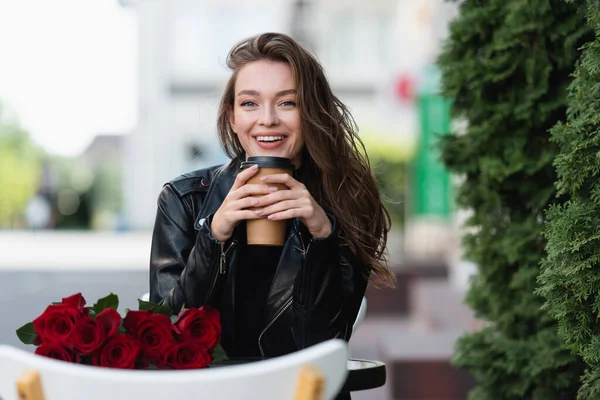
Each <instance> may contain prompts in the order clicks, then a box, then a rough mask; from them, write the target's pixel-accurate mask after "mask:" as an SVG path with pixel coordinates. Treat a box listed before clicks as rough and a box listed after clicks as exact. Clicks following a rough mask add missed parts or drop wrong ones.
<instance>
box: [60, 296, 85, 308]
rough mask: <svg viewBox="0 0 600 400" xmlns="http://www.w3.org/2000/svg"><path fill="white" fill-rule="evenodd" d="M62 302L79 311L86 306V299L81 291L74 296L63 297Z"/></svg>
mask: <svg viewBox="0 0 600 400" xmlns="http://www.w3.org/2000/svg"><path fill="white" fill-rule="evenodd" d="M62 304H64V305H66V306H69V307H72V308H74V309H76V310H78V311H83V309H84V307H85V299H84V298H83V296H82V295H81V293H76V294H74V295H72V296H69V297H65V298H63V299H62Z"/></svg>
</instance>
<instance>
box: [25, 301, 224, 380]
mask: <svg viewBox="0 0 600 400" xmlns="http://www.w3.org/2000/svg"><path fill="white" fill-rule="evenodd" d="M118 305H119V298H118V297H117V296H116V295H115V294H112V293H111V294H110V295H108V296H106V297H104V298H102V299H99V300H98V302H97V303H96V304H94V305H93V306H91V307H87V306H86V302H85V299H84V298H83V296H82V295H81V293H77V294H74V295H72V296H69V297H66V298H64V299H62V301H61V302H60V303H53V304H51V305H49V306H48V307H47V308H46V310H45V311H44V312H43V313H42V315H40V316H39V317H37V318H36V319H35V320H33V322H29V323H27V324H25V325H23V326H22V327H21V328H19V329H18V330H17V336H18V337H19V339H20V340H21V341H22V342H23V343H25V344H33V345H35V346H37V348H36V349H35V354H38V355H41V356H45V357H50V358H55V359H58V360H62V361H67V362H72V363H78V364H86V365H95V366H99V367H108V368H126V369H194V368H203V367H206V366H207V365H209V364H210V363H211V362H218V361H221V360H223V359H225V358H226V355H225V352H224V351H223V349H222V347H221V346H220V345H219V341H220V339H221V321H220V316H219V312H218V311H217V310H216V309H214V308H211V307H209V306H203V307H200V308H184V309H182V310H181V312H180V313H179V314H178V315H172V311H171V309H170V308H169V307H168V306H165V305H157V304H154V303H151V302H147V301H143V300H139V310H138V311H133V310H126V315H125V318H121V315H120V314H119V313H118V312H117V307H118Z"/></svg>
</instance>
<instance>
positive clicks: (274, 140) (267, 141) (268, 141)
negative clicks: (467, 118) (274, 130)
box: [254, 135, 287, 150]
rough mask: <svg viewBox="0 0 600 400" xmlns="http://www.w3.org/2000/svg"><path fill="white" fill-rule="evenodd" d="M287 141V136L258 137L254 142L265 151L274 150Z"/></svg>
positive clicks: (255, 137)
mask: <svg viewBox="0 0 600 400" xmlns="http://www.w3.org/2000/svg"><path fill="white" fill-rule="evenodd" d="M285 139H287V136H285V135H256V136H254V140H256V143H257V144H258V146H259V147H260V148H261V149H263V150H274V149H276V148H278V147H279V146H281V144H282V143H283V142H284V141H285Z"/></svg>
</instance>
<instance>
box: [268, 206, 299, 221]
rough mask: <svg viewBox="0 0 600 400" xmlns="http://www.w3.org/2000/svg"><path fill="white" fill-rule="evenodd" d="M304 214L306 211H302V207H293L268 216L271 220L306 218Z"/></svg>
mask: <svg viewBox="0 0 600 400" xmlns="http://www.w3.org/2000/svg"><path fill="white" fill-rule="evenodd" d="M303 214H304V213H303V212H302V209H301V208H292V209H288V210H285V211H281V212H278V213H275V214H271V215H269V216H268V217H267V218H268V219H271V220H281V219H292V218H304V216H303Z"/></svg>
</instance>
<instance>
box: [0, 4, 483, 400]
mask: <svg viewBox="0 0 600 400" xmlns="http://www.w3.org/2000/svg"><path fill="white" fill-rule="evenodd" d="M456 13H457V10H456V5H455V3H449V2H444V1H443V0H370V1H364V0H344V1H342V0H279V1H267V0H255V1H253V2H242V1H238V0H218V1H217V0H153V1H149V0H119V1H118V0H96V1H94V2H81V1H76V0H55V1H51V2H40V1H34V0H0V321H1V322H0V343H6V344H10V345H14V346H18V347H23V348H25V347H24V346H23V345H21V344H20V342H19V341H18V339H17V337H16V335H15V329H17V328H18V327H20V326H21V325H23V324H24V323H26V322H28V321H30V320H31V319H33V318H34V317H35V316H37V315H39V314H40V313H41V312H42V311H43V309H44V308H45V306H46V305H47V304H49V303H50V302H52V301H58V300H60V299H61V298H62V297H66V296H68V295H71V294H73V293H75V292H82V293H83V295H84V297H85V298H86V299H87V300H88V302H93V301H95V300H96V299H98V298H99V297H103V296H104V295H106V294H108V293H110V292H113V293H115V294H117V295H119V297H120V299H121V305H120V310H124V309H125V308H126V307H130V308H135V307H136V306H137V298H138V297H139V296H141V295H142V294H143V293H145V292H147V291H148V261H149V254H150V239H151V229H152V226H153V223H154V215H155V212H156V199H157V196H158V194H159V192H160V190H161V187H162V185H163V184H164V183H165V182H167V181H169V180H171V179H172V178H174V177H176V176H178V175H180V174H181V173H184V172H187V171H191V170H194V169H197V168H202V167H205V166H209V165H214V164H219V163H224V162H226V161H227V160H226V157H225V156H224V154H223V152H222V151H221V149H220V147H219V144H218V141H217V137H216V111H217V107H218V100H219V97H220V93H221V90H222V89H223V86H224V83H225V81H226V79H227V78H228V76H229V71H228V70H227V69H226V67H225V57H226V55H227V52H228V50H229V49H230V48H231V46H232V45H233V44H235V43H236V42H237V41H238V40H240V39H242V38H245V37H247V36H250V35H253V34H256V33H261V32H267V31H277V32H284V33H288V34H290V35H292V36H293V37H294V38H296V39H297V40H299V41H300V42H301V43H302V44H303V45H304V46H305V47H307V48H308V49H309V50H310V51H311V52H313V53H314V54H315V55H316V56H317V57H318V59H319V60H320V61H321V63H322V64H323V66H324V68H325V71H326V73H327V76H328V79H329V80H330V83H331V84H332V87H333V90H334V92H335V93H336V94H337V95H338V96H339V97H340V99H341V100H342V101H343V102H344V103H345V104H347V105H348V106H349V108H350V110H351V111H352V113H353V115H354V117H355V119H356V122H357V124H358V126H359V129H360V135H361V138H362V139H363V141H364V143H365V146H366V149H367V152H368V155H369V157H370V160H371V164H372V167H373V169H374V172H375V174H376V176H377V179H378V182H379V184H380V188H381V192H382V194H383V196H384V198H385V201H386V207H387V208H388V210H389V212H390V214H391V215H392V218H393V231H392V232H391V234H390V240H389V263H390V267H391V268H392V269H393V270H394V271H395V273H396V274H397V276H398V287H397V288H396V289H395V290H391V289H376V288H369V289H368V293H367V302H368V311H367V316H366V319H365V320H364V322H363V324H362V325H361V326H360V328H359V329H358V331H356V332H355V334H354V336H353V338H352V340H351V342H350V345H351V346H350V347H351V352H352V354H351V355H352V356H353V357H356V358H367V359H377V360H382V361H385V362H386V363H387V366H388V380H387V383H386V385H385V386H384V387H382V388H379V389H375V390H370V391H365V392H360V393H356V394H355V395H354V396H353V398H355V399H359V400H360V399H363V400H366V399H372V400H391V399H425V398H427V399H434V398H435V399H462V398H465V397H464V396H465V394H466V392H467V390H468V388H469V387H471V385H472V381H471V378H470V377H469V376H467V375H466V374H465V373H463V372H461V371H458V370H456V369H455V368H453V367H452V366H451V365H450V357H451V354H452V348H453V344H454V341H455V340H456V338H458V337H459V336H460V335H461V334H462V333H463V332H465V331H468V330H473V329H476V328H477V326H478V323H477V321H475V320H474V319H473V317H472V314H471V312H470V311H469V310H468V309H467V308H466V307H465V306H464V305H462V300H463V296H464V293H465V290H466V287H467V283H468V279H469V276H470V275H471V274H472V273H473V271H474V266H473V265H471V264H470V263H469V262H467V261H465V260H463V259H462V257H461V247H460V234H461V232H460V229H459V227H460V226H461V222H462V221H464V219H465V218H466V215H464V214H463V213H461V212H458V211H456V210H455V208H454V206H453V202H452V186H453V179H452V177H451V176H450V175H449V174H448V173H447V172H446V171H445V170H444V167H443V166H442V165H441V164H440V163H439V162H438V160H437V152H436V150H435V149H434V148H433V146H434V145H435V142H436V139H437V137H438V136H439V135H443V134H445V133H447V132H449V131H450V130H456V129H459V128H460V127H458V126H456V125H455V124H453V123H452V121H451V120H450V117H449V104H448V102H447V101H446V100H445V99H443V98H441V97H440V96H439V95H438V94H437V91H438V89H439V73H438V70H437V69H436V67H435V65H434V62H435V59H436V56H437V55H438V54H439V52H440V50H441V46H442V44H443V40H444V38H445V37H446V34H447V24H448V22H449V21H450V20H452V18H453V17H454V16H455V15H456ZM29 350H32V348H30V349H29ZM440 393H444V395H443V396H440V395H439V394H440Z"/></svg>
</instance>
